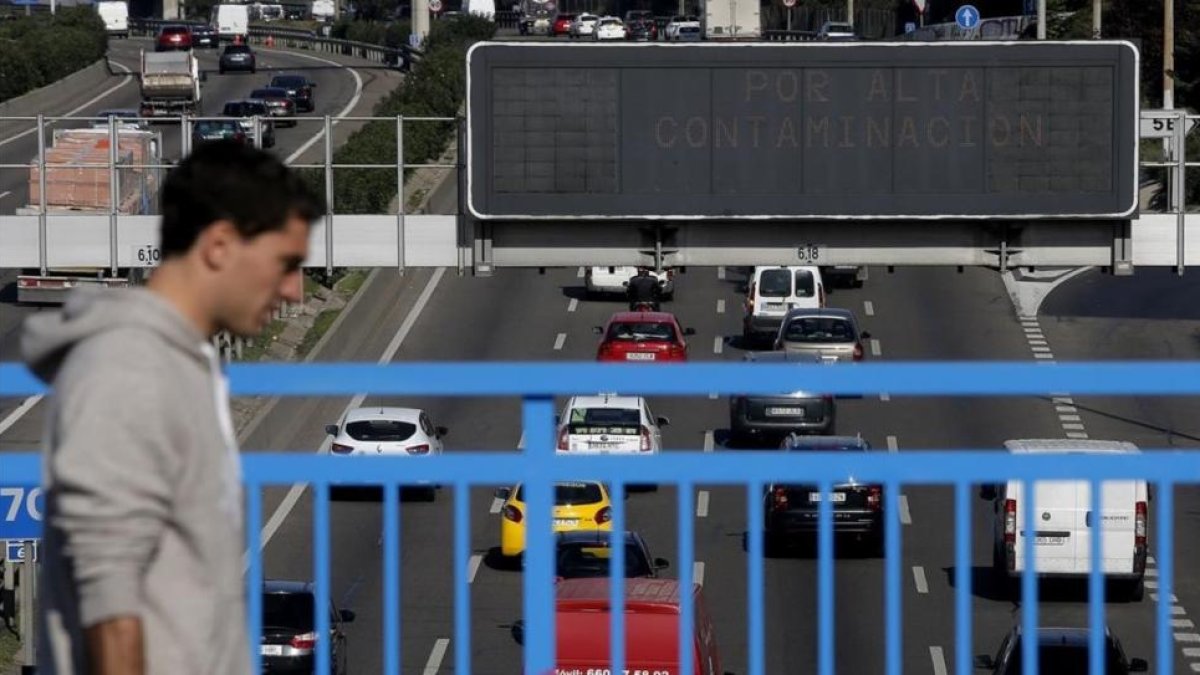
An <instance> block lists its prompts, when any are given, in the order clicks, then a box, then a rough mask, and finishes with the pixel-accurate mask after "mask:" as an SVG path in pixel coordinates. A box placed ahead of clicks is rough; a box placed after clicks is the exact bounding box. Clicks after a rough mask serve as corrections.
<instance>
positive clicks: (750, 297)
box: [746, 281, 755, 314]
mask: <svg viewBox="0 0 1200 675" xmlns="http://www.w3.org/2000/svg"><path fill="white" fill-rule="evenodd" d="M754 287H755V283H754V282H753V281H752V282H750V292H749V293H748V294H747V295H746V309H747V310H748V311H749V312H750V313H751V314H753V313H754Z"/></svg>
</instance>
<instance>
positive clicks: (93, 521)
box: [21, 289, 250, 675]
mask: <svg viewBox="0 0 1200 675" xmlns="http://www.w3.org/2000/svg"><path fill="white" fill-rule="evenodd" d="M21 348H22V352H23V354H24V358H25V361H26V362H27V363H28V365H29V367H30V369H31V370H32V371H33V372H34V373H35V374H36V375H37V376H38V377H39V378H41V379H42V380H43V381H45V382H46V383H47V384H49V385H51V386H52V387H53V397H52V398H50V399H49V404H50V406H49V408H48V409H47V411H46V412H47V420H46V430H45V433H44V439H45V458H44V459H45V461H44V467H45V468H44V475H43V482H44V484H45V487H46V504H45V520H44V528H45V531H44V540H43V544H42V551H41V555H42V560H43V573H42V586H41V589H40V609H41V632H40V640H39V655H38V665H39V672H42V673H48V674H58V673H63V674H68V673H70V674H74V673H84V672H87V670H88V663H87V660H86V651H85V638H84V630H85V628H86V627H88V626H91V625H93V624H95V623H97V622H100V621H103V620H105V619H107V618H115V617H118V616H138V617H140V618H141V619H142V629H143V635H144V638H145V652H146V653H145V655H146V665H147V672H148V673H155V674H157V673H164V674H165V673H171V674H173V675H181V674H187V673H214V674H215V673H221V674H222V675H225V674H229V673H232V674H235V675H238V674H243V673H249V672H250V667H249V666H250V661H249V656H250V654H249V651H248V650H249V646H248V642H247V639H246V632H247V628H246V621H245V593H244V590H243V586H242V554H243V551H244V540H243V538H242V533H243V524H242V522H243V520H242V502H241V476H240V465H239V463H238V456H237V443H236V438H235V436H234V433H233V427H232V424H231V423H230V418H229V402H228V393H227V392H228V389H227V387H226V382H225V378H224V375H223V374H222V373H221V369H220V362H219V360H218V359H217V355H216V352H215V350H213V348H212V346H211V345H210V344H209V343H208V342H207V341H206V340H205V338H204V336H203V335H201V334H200V333H199V332H198V331H197V330H196V329H195V328H194V327H193V326H192V325H191V324H190V323H188V322H187V321H186V320H185V319H184V317H183V316H182V315H181V314H180V313H179V312H178V311H176V310H175V309H174V308H173V307H172V306H171V305H170V304H168V303H167V302H166V301H165V300H163V299H161V298H160V297H159V296H157V295H155V294H153V293H152V292H150V291H148V290H145V289H127V290H90V289H89V290H78V291H74V292H73V293H72V295H71V297H70V298H69V299H68V300H67V303H66V305H65V306H64V307H63V309H62V311H60V312H52V313H42V314H37V315H35V316H33V317H31V318H30V319H29V320H28V321H27V322H26V324H25V327H24V332H23V334H22V335H21Z"/></svg>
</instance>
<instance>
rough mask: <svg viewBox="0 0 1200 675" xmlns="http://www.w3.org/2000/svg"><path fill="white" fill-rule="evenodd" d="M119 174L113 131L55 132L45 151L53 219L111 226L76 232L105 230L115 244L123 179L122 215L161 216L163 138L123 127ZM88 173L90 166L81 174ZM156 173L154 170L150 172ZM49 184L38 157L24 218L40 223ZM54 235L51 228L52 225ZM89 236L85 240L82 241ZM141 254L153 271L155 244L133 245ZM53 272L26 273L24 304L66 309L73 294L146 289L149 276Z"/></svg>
mask: <svg viewBox="0 0 1200 675" xmlns="http://www.w3.org/2000/svg"><path fill="white" fill-rule="evenodd" d="M115 133H116V141H117V143H116V145H117V147H116V160H117V164H116V167H117V168H116V171H115V172H114V171H111V170H110V169H109V163H110V160H111V159H112V154H113V149H112V139H113V136H112V135H111V134H110V130H109V129H108V128H107V127H94V128H80V129H56V130H54V134H53V136H52V138H51V145H50V146H49V147H47V148H46V176H45V182H46V196H45V202H46V214H47V216H59V215H65V216H100V217H103V218H104V219H105V220H103V221H97V220H82V219H81V220H80V221H78V223H77V224H73V226H76V227H89V228H90V227H102V228H104V235H103V236H104V237H105V238H107V236H108V221H107V218H108V217H109V216H110V215H111V213H112V211H113V194H114V189H113V183H112V181H113V178H114V177H115V178H116V189H115V193H116V211H117V213H118V214H124V215H136V216H148V215H155V214H156V211H157V203H158V199H157V195H158V189H159V187H160V186H161V184H162V169H160V168H158V167H157V166H155V165H159V164H161V163H162V147H163V146H162V134H161V133H160V132H157V131H149V130H145V129H138V128H135V127H132V126H128V125H117V126H116V132H115ZM81 165H83V166H81ZM147 165H150V166H147ZM41 184H42V177H41V172H40V168H39V166H38V160H37V158H36V157H34V158H33V161H31V162H30V167H29V205H28V206H23V207H18V208H17V209H16V215H18V216H37V215H40V214H41V212H42V209H41V202H42V192H41V187H42V185H41ZM48 227H52V225H48ZM80 234H82V233H80ZM130 246H132V247H135V248H137V249H138V250H137V251H132V250H131V251H130V252H129V254H130V255H131V256H133V257H135V258H141V259H143V260H145V261H147V263H152V262H157V257H158V255H159V250H158V247H157V245H156V243H151V242H142V243H139V244H130ZM50 263H51V266H50V267H48V268H47V269H46V273H45V274H43V273H42V270H41V269H40V268H34V269H23V270H21V272H20V273H19V274H18V275H17V302H21V303H42V304H61V303H62V302H63V301H64V300H65V299H66V295H67V292H68V291H70V290H71V289H73V288H77V287H79V286H89V285H91V286H105V287H122V286H129V285H133V284H138V283H140V282H141V281H142V280H143V278H144V274H143V273H144V271H145V268H142V267H132V268H122V267H118V268H117V270H116V273H115V274H114V273H113V269H112V267H111V266H108V265H105V266H99V267H78V266H55V265H54V256H51V260H50Z"/></svg>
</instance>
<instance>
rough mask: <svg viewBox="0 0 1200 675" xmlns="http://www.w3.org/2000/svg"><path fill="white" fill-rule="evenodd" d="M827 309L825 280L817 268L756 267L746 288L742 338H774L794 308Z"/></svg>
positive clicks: (793, 266) (748, 340)
mask: <svg viewBox="0 0 1200 675" xmlns="http://www.w3.org/2000/svg"><path fill="white" fill-rule="evenodd" d="M824 306H825V280H824V279H823V278H822V277H821V268H819V267H817V266H815V265H778V266H773V267H767V266H763V267H755V268H754V271H753V272H752V273H751V274H750V280H749V283H748V285H747V286H746V315H745V317H744V318H743V320H742V337H743V338H744V339H745V340H746V341H747V342H753V341H755V340H756V339H759V338H767V337H769V338H774V337H775V336H776V335H778V333H779V325H780V324H781V323H783V317H784V316H786V315H787V313H788V311H789V310H793V309H821V308H823V307H824Z"/></svg>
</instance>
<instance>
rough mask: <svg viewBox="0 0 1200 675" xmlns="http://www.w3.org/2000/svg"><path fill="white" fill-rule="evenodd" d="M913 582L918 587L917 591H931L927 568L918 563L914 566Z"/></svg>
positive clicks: (924, 592) (922, 592) (923, 592)
mask: <svg viewBox="0 0 1200 675" xmlns="http://www.w3.org/2000/svg"><path fill="white" fill-rule="evenodd" d="M912 571H913V584H915V585H916V587H917V592H918V593H920V594H922V595H924V594H926V593H928V592H929V582H927V581H926V580H925V568H924V567H921V566H920V565H917V566H915V567H913V568H912Z"/></svg>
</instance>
